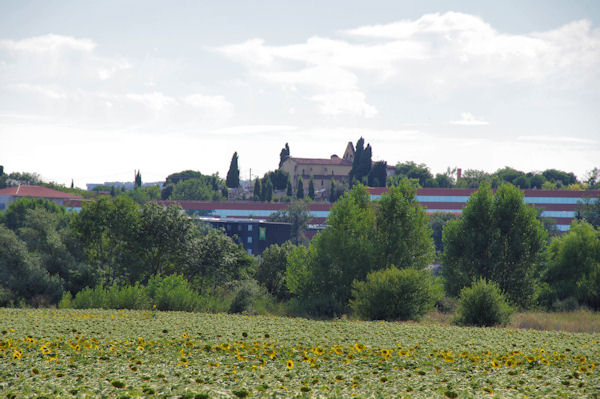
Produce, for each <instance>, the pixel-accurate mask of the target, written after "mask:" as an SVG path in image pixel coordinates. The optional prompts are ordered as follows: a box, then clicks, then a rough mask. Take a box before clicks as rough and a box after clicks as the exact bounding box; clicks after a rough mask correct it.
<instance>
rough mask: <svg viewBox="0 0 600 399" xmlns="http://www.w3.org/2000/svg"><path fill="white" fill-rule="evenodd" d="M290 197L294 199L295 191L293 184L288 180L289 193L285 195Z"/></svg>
mask: <svg viewBox="0 0 600 399" xmlns="http://www.w3.org/2000/svg"><path fill="white" fill-rule="evenodd" d="M285 195H287V196H288V197H292V196H293V195H294V190H293V189H292V182H291V181H289V180H288V183H287V191H286V193H285Z"/></svg>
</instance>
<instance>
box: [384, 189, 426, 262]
mask: <svg viewBox="0 0 600 399" xmlns="http://www.w3.org/2000/svg"><path fill="white" fill-rule="evenodd" d="M416 195H417V189H416V187H415V186H414V185H412V184H410V183H409V181H408V180H407V179H404V181H402V182H400V183H399V184H398V186H395V187H390V189H389V190H388V192H387V193H385V194H384V195H382V196H381V198H380V199H379V201H378V202H377V208H376V211H375V215H376V217H375V226H376V233H375V236H374V238H375V253H376V259H377V267H378V268H388V267H391V266H392V265H393V266H396V267H398V268H399V269H405V268H408V267H412V268H414V269H424V268H425V267H426V266H428V265H429V264H430V263H431V261H433V258H434V254H435V250H434V247H433V241H432V239H431V233H432V232H431V229H430V228H429V226H428V223H427V222H428V221H429V218H428V217H427V214H426V213H425V210H424V209H423V208H422V207H421V206H420V205H419V203H418V201H417V198H416Z"/></svg>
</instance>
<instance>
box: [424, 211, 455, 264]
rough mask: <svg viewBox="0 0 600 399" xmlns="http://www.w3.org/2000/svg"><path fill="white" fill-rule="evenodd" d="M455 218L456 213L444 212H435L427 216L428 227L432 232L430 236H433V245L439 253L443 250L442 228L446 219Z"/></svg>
mask: <svg viewBox="0 0 600 399" xmlns="http://www.w3.org/2000/svg"><path fill="white" fill-rule="evenodd" d="M457 218H458V215H456V214H454V213H446V212H435V213H432V214H431V215H430V216H429V227H430V228H431V230H432V232H433V233H432V235H431V237H432V238H433V245H434V246H435V251H436V252H437V253H440V254H441V253H442V252H444V243H443V242H442V230H443V229H444V226H445V225H446V223H447V222H448V221H450V220H454V219H457Z"/></svg>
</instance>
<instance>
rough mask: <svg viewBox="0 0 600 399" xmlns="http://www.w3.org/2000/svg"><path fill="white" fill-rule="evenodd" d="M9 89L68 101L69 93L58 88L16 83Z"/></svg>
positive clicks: (8, 86)
mask: <svg viewBox="0 0 600 399" xmlns="http://www.w3.org/2000/svg"><path fill="white" fill-rule="evenodd" d="M6 87H7V88H8V89H12V90H17V91H21V92H24V93H30V94H34V95H36V96H41V97H44V98H49V99H51V100H65V99H67V97H68V95H67V93H66V92H65V91H64V90H62V89H61V88H59V87H56V86H45V85H31V84H27V83H16V84H10V85H7V86H6Z"/></svg>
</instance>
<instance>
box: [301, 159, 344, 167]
mask: <svg viewBox="0 0 600 399" xmlns="http://www.w3.org/2000/svg"><path fill="white" fill-rule="evenodd" d="M290 159H291V160H292V161H294V162H296V163H297V164H298V165H345V166H352V162H350V161H346V160H345V159H343V158H337V157H336V158H293V157H290Z"/></svg>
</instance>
